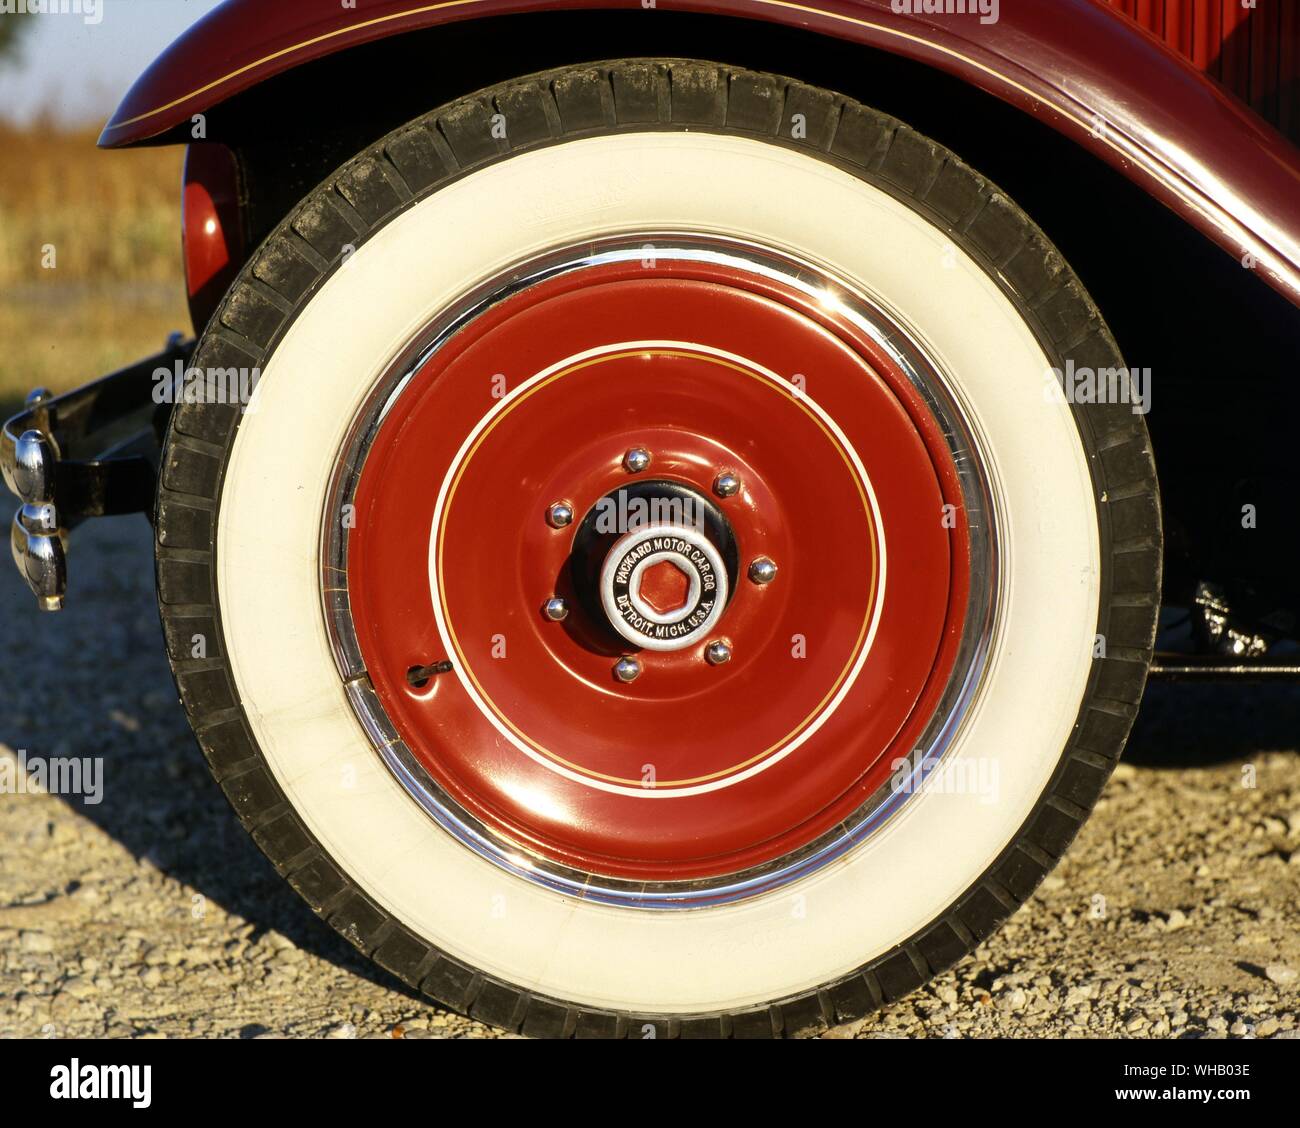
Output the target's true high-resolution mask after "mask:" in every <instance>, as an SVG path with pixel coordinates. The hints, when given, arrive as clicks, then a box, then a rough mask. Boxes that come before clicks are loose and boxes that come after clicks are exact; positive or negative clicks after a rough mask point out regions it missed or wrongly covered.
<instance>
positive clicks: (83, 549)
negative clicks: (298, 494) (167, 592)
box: [0, 517, 428, 1005]
mask: <svg viewBox="0 0 1300 1128" xmlns="http://www.w3.org/2000/svg"><path fill="white" fill-rule="evenodd" d="M152 549H153V538H152V534H151V530H150V527H149V525H148V523H147V522H145V521H144V520H143V519H141V518H138V517H134V518H117V519H113V520H100V521H94V522H90V523H88V524H87V525H84V526H82V527H81V528H79V529H77V530H76V532H75V533H74V536H73V552H75V556H74V555H72V554H70V561H69V565H70V575H71V583H70V587H69V593H68V601H67V608H66V610H64V611H61V612H59V613H57V614H53V615H51V614H42V613H41V612H38V611H37V610H36V608H35V606H34V600H33V599H32V597H31V595H30V593H29V592H28V591H27V590H26V588H25V587H24V586H23V584H22V582H21V580H20V579H19V577H18V576H17V574H16V573H15V571H14V569H13V568H12V567H11V566H9V565H8V561H7V560H6V561H4V562H3V563H4V565H5V566H4V567H0V609H3V612H2V615H0V621H2V622H3V623H4V625H5V627H6V628H7V633H8V634H9V635H10V637H14V638H19V639H21V640H23V642H24V645H22V646H10V647H5V648H0V741H3V742H4V743H5V744H7V745H8V746H9V747H10V748H12V749H14V750H18V749H23V750H25V751H26V752H27V753H28V755H29V757H32V756H76V757H87V756H94V757H103V795H102V799H101V801H100V802H99V803H97V804H88V803H85V802H83V800H82V799H81V798H80V797H76V796H65V797H62V802H64V803H66V804H67V805H68V807H69V809H70V810H72V811H75V812H76V814H78V815H80V816H81V817H83V818H85V819H87V820H89V821H90V822H91V823H93V824H95V825H96V826H98V827H99V828H100V829H101V830H103V832H104V833H105V834H107V835H109V836H111V837H112V838H113V839H114V840H115V841H116V842H117V843H119V844H120V845H121V846H122V847H124V848H125V849H126V850H128V851H129V852H130V853H131V855H132V856H133V857H134V858H135V859H136V860H137V861H139V860H147V861H148V862H149V863H150V864H151V865H152V866H154V867H156V868H157V869H158V870H159V871H160V872H161V873H162V874H164V875H165V876H166V877H168V878H171V879H172V880H173V881H176V882H180V883H181V884H182V885H183V886H185V887H186V888H185V889H183V890H179V891H176V892H175V893H174V894H173V893H172V892H171V891H170V890H169V889H167V887H166V886H164V888H163V891H162V892H161V893H160V894H158V900H159V902H160V903H159V904H158V905H156V906H152V907H150V909H151V910H152V911H156V912H157V914H158V915H175V914H177V913H188V905H189V900H190V896H191V893H192V892H197V893H199V894H202V895H203V897H205V898H207V899H208V900H210V901H212V902H213V903H214V904H216V905H217V906H219V907H220V908H221V909H223V910H224V911H225V912H227V913H230V914H233V915H234V916H235V917H238V918H241V919H242V921H243V922H246V923H248V924H251V925H253V929H254V932H253V936H252V937H251V938H250V939H255V938H256V937H257V936H260V935H261V934H263V933H265V932H267V931H271V930H274V931H275V932H278V933H280V934H282V935H283V936H285V937H286V938H288V939H289V940H290V941H292V942H293V944H294V945H295V946H296V947H298V948H300V949H301V950H303V951H304V952H307V953H310V954H312V955H315V956H318V957H320V958H321V959H323V960H327V961H328V962H330V963H331V964H334V965H335V966H337V967H340V968H346V969H347V970H348V971H350V972H352V973H354V974H356V975H359V976H364V977H365V978H366V979H368V980H370V981H372V982H374V983H376V984H378V985H380V986H382V987H385V988H387V989H389V990H392V991H400V992H402V993H403V994H404V995H406V996H408V997H410V998H412V999H419V1000H421V1001H422V1002H423V1003H425V1004H426V1005H428V1000H427V999H423V997H422V996H421V995H419V993H418V992H416V991H413V990H412V989H410V988H408V987H407V986H406V985H405V984H403V983H402V982H401V981H400V980H398V979H397V978H396V977H394V976H392V975H390V974H389V973H388V972H386V971H384V970H383V969H381V968H379V967H378V966H377V965H375V964H373V963H371V962H370V961H369V960H368V959H367V958H365V957H364V956H362V955H361V954H360V953H359V952H358V951H356V950H355V949H353V948H351V947H350V946H349V945H348V944H347V943H346V942H345V941H344V940H343V939H342V938H341V937H340V936H338V935H337V934H336V933H335V932H334V931H333V930H332V929H330V927H329V926H328V925H326V924H325V923H324V922H323V921H321V920H319V919H317V917H316V916H315V914H314V913H312V912H311V910H310V909H308V908H307V906H306V904H305V903H304V902H303V901H302V900H301V899H300V898H299V897H298V895H297V893H295V892H294V891H293V890H292V889H291V888H290V887H289V885H288V884H287V883H286V882H285V881H284V880H283V879H282V878H280V876H279V875H278V874H277V873H276V872H275V869H274V868H273V867H272V865H271V863H270V862H269V861H268V860H267V859H266V858H265V857H264V856H263V854H262V852H261V851H260V850H258V848H257V847H256V845H254V843H253V841H252V839H251V838H250V837H249V836H248V834H247V832H246V831H245V830H244V828H243V827H242V826H240V824H239V820H238V819H237V818H236V817H235V814H234V812H233V811H232V810H231V808H230V806H229V804H228V803H227V802H226V799H225V797H224V796H223V795H222V793H221V790H220V789H219V788H218V787H217V784H216V782H215V781H214V780H213V779H212V776H211V774H210V773H209V771H208V767H207V764H206V762H205V761H204V759H203V754H202V752H201V751H200V750H199V747H198V744H197V742H196V741H195V739H194V736H193V733H192V732H191V731H190V727H189V724H188V722H187V721H186V718H185V713H184V711H183V710H182V708H181V705H180V703H179V701H178V700H177V696H176V689H175V686H174V684H173V682H172V678H171V672H170V671H169V669H168V666H167V659H166V655H165V653H164V650H163V638H162V630H161V627H160V625H159V621H158V612H157V606H156V604H155V597H154V586H153V585H154V577H153V551H152ZM85 838H86V841H84V842H78V843H77V844H76V846H75V848H76V849H78V850H81V851H84V853H85V855H86V856H85V858H84V864H85V867H86V869H87V870H90V869H95V870H99V871H109V872H108V876H109V877H110V879H111V880H113V881H115V882H118V883H121V884H126V885H128V886H130V885H132V881H131V879H133V878H135V877H138V876H139V871H138V870H136V869H132V870H131V871H130V872H127V873H123V872H121V862H120V860H115V859H112V858H111V857H110V855H111V854H112V852H111V851H105V850H104V848H103V847H102V846H99V848H98V849H96V843H95V841H94V838H95V836H93V835H85ZM0 848H2V846H0ZM113 865H116V866H117V867H118V868H117V870H110V867H112V866H113ZM117 895H119V894H114V896H117ZM131 895H139V894H136V893H134V892H132V894H131ZM146 895H150V896H152V894H146ZM172 895H174V896H176V897H177V898H178V900H179V901H180V902H181V903H180V904H179V905H174V904H168V903H167V899H168V898H169V897H170V896H172ZM134 912H135V914H136V915H137V916H138V917H139V918H140V919H133V920H132V921H131V922H130V923H124V924H123V927H124V928H129V927H139V928H142V929H146V930H147V929H148V927H149V916H150V915H151V912H150V911H147V910H144V909H136V910H134ZM239 923H240V922H239V921H233V922H231V924H230V927H231V929H232V930H233V929H234V928H236V927H238V926H239Z"/></svg>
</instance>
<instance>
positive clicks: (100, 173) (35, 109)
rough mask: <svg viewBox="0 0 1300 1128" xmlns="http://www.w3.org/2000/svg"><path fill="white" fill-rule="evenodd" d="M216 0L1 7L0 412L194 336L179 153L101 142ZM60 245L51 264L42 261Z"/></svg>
mask: <svg viewBox="0 0 1300 1128" xmlns="http://www.w3.org/2000/svg"><path fill="white" fill-rule="evenodd" d="M216 2H217V0H130V2H129V3H128V2H126V0H107V3H106V5H105V7H104V18H103V20H102V22H101V23H98V24H94V25H91V24H88V23H86V22H85V21H84V20H82V19H81V18H79V17H75V16H71V17H70V16H66V15H44V16H33V15H13V14H0V419H3V418H4V417H6V416H8V415H9V414H11V413H12V412H13V411H14V410H17V408H18V406H19V405H21V403H22V400H23V397H24V396H26V394H27V393H28V392H29V391H30V390H31V389H32V388H34V387H42V386H43V387H47V388H50V389H52V390H53V391H56V392H59V391H65V390H67V389H68V388H71V387H73V386H75V385H77V384H80V383H84V382H85V381H86V380H90V379H93V378H94V377H96V376H101V375H103V374H104V373H106V372H110V371H112V370H113V369H115V368H120V367H121V366H123V365H124V364H128V363H130V362H131V361H134V360H138V359H140V358H141V357H144V356H148V355H151V354H152V353H155V352H157V351H158V350H159V349H161V348H162V345H163V341H164V340H165V339H166V336H167V334H168V333H169V332H170V331H172V330H173V329H179V330H181V331H182V332H184V333H186V334H188V333H189V332H190V331H191V330H190V322H189V313H188V309H187V307H186V303H185V284H184V274H183V268H182V264H181V226H180V201H181V164H182V162H183V160H184V149H183V147H168V148H162V149H136V150H129V151H127V152H106V151H101V150H98V149H96V148H95V139H96V137H97V136H98V134H99V128H100V126H102V124H103V122H104V120H105V118H107V117H108V115H109V113H110V112H111V111H112V109H113V107H114V106H115V105H116V104H117V102H118V100H119V99H120V98H121V96H122V94H123V93H124V92H125V90H126V88H127V87H128V86H130V84H131V82H132V81H133V80H134V78H135V77H136V75H138V74H139V73H140V71H141V70H142V69H143V68H144V67H145V66H146V65H147V64H148V62H149V61H150V60H151V59H153V58H154V57H155V56H156V55H157V53H158V52H159V51H160V50H162V49H163V48H164V47H165V46H166V45H167V43H169V42H170V41H171V40H172V39H173V38H174V37H175V36H176V35H177V34H178V33H179V32H180V31H182V30H183V29H184V28H185V27H187V26H188V25H189V24H191V23H193V22H194V21H195V20H196V19H198V18H199V17H200V16H201V15H203V14H204V13H205V12H206V11H208V10H210V9H211V8H212V7H213V6H214V5H215V4H216ZM47 245H52V246H53V247H54V254H55V265H54V267H53V269H47V268H46V267H44V266H43V265H42V260H43V258H44V257H45V252H44V250H43V248H44V247H46V246H47Z"/></svg>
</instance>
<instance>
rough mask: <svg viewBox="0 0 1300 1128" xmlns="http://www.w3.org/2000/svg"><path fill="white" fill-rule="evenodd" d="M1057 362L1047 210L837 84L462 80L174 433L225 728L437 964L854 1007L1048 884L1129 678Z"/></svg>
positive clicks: (1059, 305)
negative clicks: (231, 390) (485, 86)
mask: <svg viewBox="0 0 1300 1128" xmlns="http://www.w3.org/2000/svg"><path fill="white" fill-rule="evenodd" d="M1071 363H1072V364H1073V365H1074V366H1076V367H1077V366H1085V365H1086V366H1089V367H1091V368H1095V369H1105V368H1117V367H1119V366H1120V364H1121V361H1120V358H1119V356H1118V350H1117V348H1116V346H1115V344H1114V342H1113V340H1112V339H1111V337H1110V335H1109V333H1108V332H1107V330H1106V328H1105V325H1104V323H1103V322H1102V320H1101V317H1100V315H1099V314H1098V312H1097V310H1096V309H1095V308H1094V306H1093V305H1092V303H1091V302H1090V300H1089V299H1088V297H1087V296H1086V294H1085V293H1084V292H1083V290H1082V288H1081V286H1080V284H1079V282H1078V281H1077V279H1076V278H1075V277H1074V276H1073V274H1072V273H1071V272H1070V270H1069V269H1068V267H1066V266H1065V264H1064V263H1063V262H1062V261H1061V259H1060V257H1059V256H1058V255H1057V254H1056V252H1055V251H1054V250H1053V249H1052V247H1051V246H1050V244H1049V243H1048V242H1047V240H1046V239H1045V238H1044V236H1043V235H1042V234H1041V233H1040V232H1039V231H1038V230H1037V229H1036V228H1035V227H1034V225H1033V223H1032V222H1031V221H1030V220H1029V219H1028V218H1027V217H1026V216H1025V215H1024V214H1023V213H1022V212H1020V211H1019V210H1018V209H1017V208H1016V207H1015V206H1014V205H1013V204H1012V203H1011V202H1010V201H1008V200H1007V199H1006V197H1005V196H1003V195H1001V194H1000V193H999V192H998V191H997V189H996V188H995V187H994V186H993V185H991V184H989V183H988V182H987V181H985V180H984V179H983V178H981V177H980V176H979V175H978V174H977V173H975V172H974V171H972V170H971V169H969V168H967V167H966V166H965V165H963V164H962V163H961V162H960V161H959V160H957V159H956V158H955V157H954V156H953V155H952V154H951V153H948V152H947V151H945V150H944V149H942V148H941V147H939V146H937V145H935V144H934V143H932V142H930V141H928V140H926V139H925V138H923V137H921V136H919V135H917V134H916V133H914V132H912V131H910V130H909V129H907V128H906V127H905V126H903V125H901V124H900V123H899V122H897V121H895V120H893V119H891V118H888V117H886V116H884V115H882V114H879V113H877V112H875V111H873V110H871V109H868V108H866V107H864V106H861V105H859V104H857V103H854V102H852V101H850V100H848V99H846V98H843V97H841V96H839V95H835V94H832V93H829V92H826V91H822V90H817V89H813V88H809V87H807V86H803V85H801V84H799V83H796V82H792V81H789V80H786V79H782V78H777V77H772V76H769V75H764V74H755V73H751V72H746V71H740V70H734V69H730V68H726V67H722V66H718V65H714V64H709V63H703V62H695V61H683V60H635V61H622V62H614V63H609V64H602V65H599V66H578V67H571V68H566V69H563V70H558V71H553V72H548V73H545V74H541V75H535V76H531V77H528V78H523V79H520V80H517V81H513V82H509V83H505V84H503V85H501V86H498V87H494V88H492V89H490V90H486V91H483V92H481V93H478V94H475V95H473V96H471V97H467V98H464V99H461V100H459V101H457V102H454V103H452V104H450V105H447V106H444V107H442V108H441V109H439V110H436V111H434V112H433V113H431V114H428V115H427V116H425V117H423V118H421V119H419V120H417V121H415V122H412V123H411V124H410V125H408V126H406V127H404V128H402V129H399V130H397V131H396V132H394V133H392V134H390V135H389V136H388V137H386V138H384V139H383V140H382V141H380V142H379V143H377V144H375V145H372V146H370V147H368V148H367V149H366V150H365V151H364V152H362V153H360V154H359V155H358V156H357V157H356V158H355V159H353V160H352V161H350V162H349V163H348V164H347V165H345V166H344V167H343V168H342V169H340V170H339V171H338V172H337V173H336V174H335V175H333V176H331V177H330V178H329V179H328V180H327V181H326V182H325V183H323V184H322V185H320V187H319V188H318V189H316V190H315V191H314V192H313V193H312V194H311V195H310V196H308V197H307V198H306V199H305V200H304V201H303V202H302V204H301V205H300V206H299V207H298V208H297V209H296V210H295V211H294V212H293V213H292V214H291V215H290V216H289V217H288V218H287V219H286V220H285V221H284V222H283V223H282V224H281V225H280V226H279V228H278V229H277V230H276V231H275V232H274V233H273V234H272V235H271V236H270V237H269V238H268V239H267V241H266V242H265V243H264V244H263V246H262V247H261V248H260V250H259V251H258V252H257V253H256V254H255V255H254V256H253V257H252V259H251V261H250V262H249V264H248V265H247V266H246V267H245V269H244V270H243V272H242V274H241V275H240V277H239V279H238V280H237V282H236V283H235V284H234V286H233V287H232V289H231V291H230V292H229V294H228V295H227V297H226V299H225V301H224V303H223V305H222V307H221V308H220V310H219V311H218V314H217V316H216V317H215V318H214V320H213V322H212V324H211V325H210V327H209V328H208V330H207V332H206V333H205V335H204V336H203V338H202V341H201V342H200V345H199V348H198V351H197V353H196V356H195V360H194V364H195V366H196V367H197V368H199V369H200V370H211V369H227V368H231V367H251V366H256V367H258V368H260V372H261V379H260V382H259V383H258V385H257V391H256V394H255V395H254V397H253V401H252V403H251V404H250V405H248V406H247V409H242V408H241V407H240V406H238V405H231V404H224V403H214V402H191V403H185V404H182V405H180V406H179V407H178V408H177V409H176V411H175V412H174V415H173V419H172V423H171V429H170V434H169V437H168V441H167V446H166V451H165V457H164V464H163V473H162V478H161V486H160V491H159V499H158V511H157V529H158V581H159V592H160V600H161V607H162V614H163V619H164V623H165V626H166V632H167V638H168V643H169V648H170V651H171V655H172V659H173V664H174V669H175V673H176V677H177V682H178V686H179V688H180V692H181V695H182V698H183V701H184V703H185V706H186V708H187V709H188V711H189V715H190V718H191V721H192V723H193V725H194V728H195V731H196V732H197V734H198V738H199V741H200V743H201V745H202V747H203V749H204V752H205V754H206V755H207V757H208V758H209V761H210V763H211V765H212V768H213V771H214V773H215V775H216V777H217V779H218V780H219V781H220V783H221V785H222V786H223V788H224V789H225V791H226V793H227V795H228V796H229V797H230V800H231V802H232V803H233V805H234V807H235V809H236V811H237V812H238V814H239V816H240V818H241V819H242V820H243V822H244V823H245V825H246V826H247V827H248V828H249V830H250V832H251V833H252V835H253V837H254V838H255V839H256V840H257V842H258V843H259V845H260V846H261V847H262V849H263V850H264V851H265V852H266V853H267V854H268V855H269V856H270V858H271V859H272V860H273V862H274V863H275V864H276V866H277V867H278V868H279V869H280V871H281V872H282V873H283V874H284V875H285V876H286V878H287V879H288V881H289V882H290V883H291V884H292V885H293V887H294V888H295V889H297V890H298V892H299V893H301V894H302V896H303V897H305V898H306V900H307V901H308V902H309V903H310V904H311V906H312V908H313V909H315V910H316V911H317V912H318V913H320V914H321V915H322V916H323V917H324V918H325V919H327V920H328V921H329V923H330V924H332V925H333V926H334V927H335V928H336V929H338V930H339V931H340V932H341V933H342V934H343V935H344V936H346V937H347V938H348V939H349V940H350V941H351V942H352V943H354V944H355V945H357V946H358V947H359V948H361V949H362V950H363V951H365V952H367V953H368V954H370V955H371V956H373V958H374V959H375V960H376V961H377V962H378V963H379V964H381V965H382V966H384V967H386V968H388V969H389V970H391V971H392V972H393V973H395V974H396V975H398V976H400V977H401V978H402V979H403V980H405V981H406V982H407V983H409V984H411V985H412V986H416V987H418V988H420V989H421V990H423V991H424V992H426V993H427V994H428V995H429V996H430V997H432V998H433V999H436V1000H438V1001H439V1002H440V1003H443V1004H445V1005H447V1006H449V1007H452V1008H456V1009H458V1010H463V1011H467V1012H468V1013H470V1014H472V1015H474V1016H476V1017H478V1018H481V1019H483V1020H485V1021H487V1022H490V1023H495V1024H498V1025H500V1026H503V1027H507V1028H510V1029H515V1030H522V1031H523V1032H525V1033H530V1034H541V1035H564V1036H567V1035H579V1036H587V1035H606V1036H633V1037H644V1036H650V1035H656V1036H673V1035H678V1034H680V1035H708V1036H717V1035H737V1036H739V1035H764V1036H766V1035H772V1034H778V1035H779V1034H789V1033H795V1032H799V1031H803V1030H811V1029H815V1028H816V1027H818V1026H819V1025H821V1024H823V1023H833V1022H840V1021H845V1020H847V1019H849V1018H853V1017H857V1016H860V1015H861V1014H863V1013H865V1012H867V1011H868V1010H870V1009H871V1008H873V1007H875V1006H878V1005H880V1004H881V1003H882V1002H884V1001H889V1000H893V999H896V998H898V997H900V996H902V995H903V994H905V993H907V992H908V991H910V990H912V989H913V988H915V987H917V986H918V985H919V984H921V983H922V982H924V981H925V980H926V979H927V978H928V977H929V976H931V975H932V974H934V973H935V972H937V971H938V970H940V969H942V968H944V967H947V966H948V965H950V964H951V963H953V962H954V961H955V960H957V959H958V958H960V957H961V956H963V955H964V954H965V953H967V952H968V951H969V950H971V949H972V948H973V947H974V946H975V945H976V944H977V943H978V942H979V941H980V940H982V939H983V938H985V937H987V936H988V935H989V934H990V933H991V932H992V931H993V930H994V929H995V928H996V926H997V925H998V924H999V922H1000V921H1002V920H1003V919H1004V918H1005V917H1006V916H1007V915H1008V914H1010V913H1011V912H1012V911H1013V910H1014V909H1015V908H1016V907H1017V906H1018V905H1019V904H1020V903H1021V902H1023V901H1024V900H1025V899H1026V898H1027V897H1028V895H1029V894H1030V892H1031V891H1032V890H1033V888H1034V887H1035V885H1036V884H1037V883H1038V881H1039V880H1040V879H1041V878H1042V877H1043V876H1044V874H1045V873H1046V872H1047V870H1048V869H1049V868H1050V867H1051V866H1052V865H1053V864H1054V862H1055V861H1056V859H1057V858H1059V857H1060V855H1061V853H1062V852H1063V851H1064V849H1065V848H1066V846H1067V845H1068V843H1069V842H1070V841H1071V839H1072V838H1073V836H1074V834H1075V832H1076V830H1077V829H1078V827H1079V825H1080V823H1081V822H1082V820H1083V819H1084V817H1085V816H1086V815H1087V813H1088V811H1089V809H1090V807H1091V806H1092V804H1093V802H1094V801H1095V800H1096V798H1097V796H1098V794H1099V792H1100V790H1101V788H1102V785H1103V784H1104V782H1105V780H1106V778H1107V775H1108V774H1109V772H1110V769H1111V767H1112V766H1113V764H1114V762H1115V760H1116V757H1117V756H1118V755H1119V752H1120V750H1121V747H1122V745H1123V742H1124V739H1125V737H1126V735H1127V733H1128V729H1129V726H1130V723H1131V720H1132V718H1133V715H1134V712H1135V709H1136V706H1137V703H1138V700H1139V697H1140V695H1141V692H1142V689H1143V685H1144V680H1145V677H1146V671H1147V665H1148V662H1149V659H1150V653H1151V645H1152V641H1153V636H1154V624H1155V618H1156V609H1157V603H1158V591H1157V588H1158V579H1159V568H1160V544H1161V542H1160V524H1159V508H1158V502H1157V494H1156V480H1155V472H1154V467H1153V463H1152V459H1151V454H1150V450H1149V446H1148V442H1147V437H1146V432H1145V428H1144V426H1143V423H1142V420H1141V417H1140V416H1139V415H1138V414H1135V413H1134V412H1133V411H1132V410H1131V409H1130V407H1129V405H1128V404H1114V403H1089V404H1083V403H1077V402H1067V401H1066V398H1065V397H1063V396H1062V395H1061V394H1060V391H1059V385H1058V384H1057V383H1056V382H1055V381H1054V380H1053V379H1051V373H1052V372H1053V370H1065V369H1066V368H1067V365H1068V364H1071ZM683 515H685V521H684V522H683V519H682V518H683ZM683 523H684V524H685V525H686V527H685V528H684V527H683Z"/></svg>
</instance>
